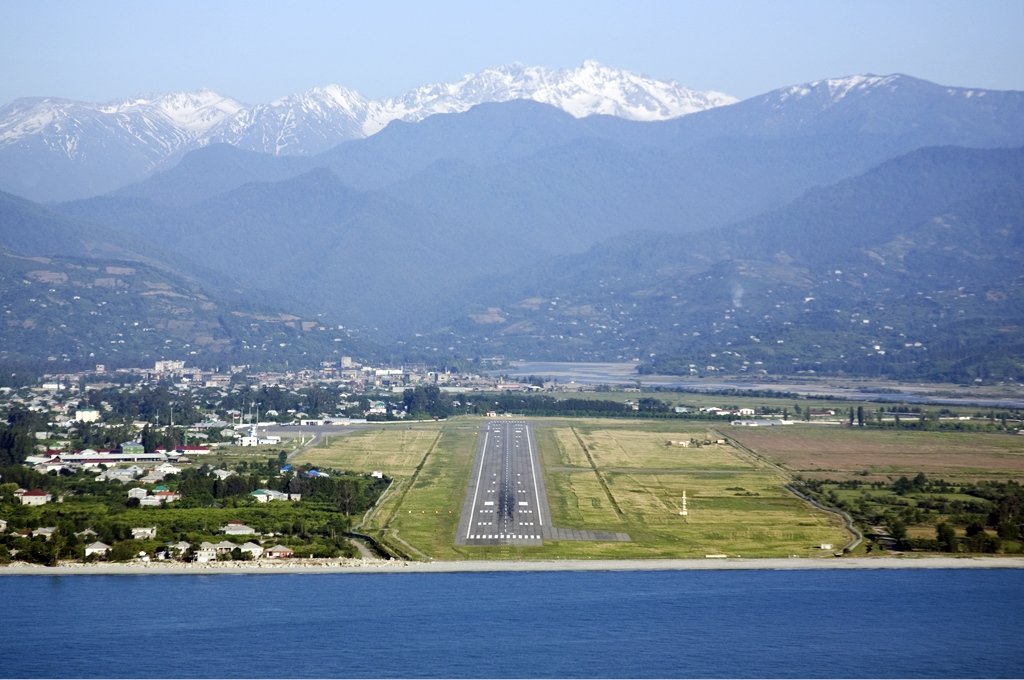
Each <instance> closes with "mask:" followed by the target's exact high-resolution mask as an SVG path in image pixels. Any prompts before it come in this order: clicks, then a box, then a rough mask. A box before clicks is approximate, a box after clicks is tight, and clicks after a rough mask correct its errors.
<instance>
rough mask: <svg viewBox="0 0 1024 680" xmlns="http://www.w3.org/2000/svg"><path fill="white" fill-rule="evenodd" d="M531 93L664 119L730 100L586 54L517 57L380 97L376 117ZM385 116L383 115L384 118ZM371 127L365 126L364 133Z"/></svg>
mask: <svg viewBox="0 0 1024 680" xmlns="http://www.w3.org/2000/svg"><path fill="white" fill-rule="evenodd" d="M513 99H532V100H534V101H538V102H542V103H544V104H550V105H552V106H555V107H557V108H560V109H562V110H564V111H566V112H567V113H569V114H571V115H573V116H575V117H577V118H583V117H586V116H591V115H595V114H605V115H612V116H617V117H620V118H627V119H630V120H643V121H650V120H665V119H668V118H676V117H679V116H684V115H686V114H689V113H696V112H697V111H704V110H705V109H710V108H714V107H716V106H725V105H727V104H732V103H734V102H735V101H736V100H735V99H734V98H733V97H730V96H728V95H725V94H722V93H719V92H697V91H694V90H689V89H687V88H685V87H683V86H681V85H679V84H678V83H676V82H671V81H670V82H664V81H658V80H654V79H652V78H649V77H647V76H643V75H640V74H637V73H633V72H631V71H624V70H621V69H615V68H611V67H608V66H604V65H602V64H600V63H598V62H597V61H593V60H588V61H585V62H583V64H582V65H581V66H579V67H578V68H569V69H548V68H544V67H539V66H523V65H521V64H518V63H513V64H508V65H504V66H496V67H492V68H488V69H484V70H483V71H480V72H478V73H471V74H469V75H467V76H464V77H463V78H462V80H460V81H458V82H456V83H438V84H434V85H426V86H423V87H419V88H416V89H414V90H412V91H410V92H408V93H407V94H405V95H404V96H402V97H400V98H397V99H388V100H385V101H384V102H381V113H382V116H381V118H382V119H387V120H394V119H402V120H421V119H423V118H426V117H427V116H430V115H434V114H436V113H451V112H455V111H465V110H466V109H468V108H470V107H472V106H475V105H476V104H481V103H484V102H503V101H510V100H513ZM385 122H386V120H385ZM375 131H376V130H373V129H372V128H370V129H366V132H367V134H372V133H373V132H375Z"/></svg>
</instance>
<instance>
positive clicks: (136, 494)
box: [128, 486, 149, 500]
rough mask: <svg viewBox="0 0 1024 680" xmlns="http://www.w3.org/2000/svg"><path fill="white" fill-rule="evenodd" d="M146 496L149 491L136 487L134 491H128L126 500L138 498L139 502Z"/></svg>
mask: <svg viewBox="0 0 1024 680" xmlns="http://www.w3.org/2000/svg"><path fill="white" fill-rule="evenodd" d="M148 495H149V491H148V490H146V489H144V488H142V487H141V486H137V487H135V488H134V489H128V498H138V499H140V500H141V499H143V498H145V497H146V496H148Z"/></svg>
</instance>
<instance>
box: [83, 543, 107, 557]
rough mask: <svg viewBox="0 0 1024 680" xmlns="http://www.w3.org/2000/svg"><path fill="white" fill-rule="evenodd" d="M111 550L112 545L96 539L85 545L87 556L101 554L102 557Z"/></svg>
mask: <svg viewBox="0 0 1024 680" xmlns="http://www.w3.org/2000/svg"><path fill="white" fill-rule="evenodd" d="M108 552H110V546H109V545H107V544H106V543H102V542H100V541H96V542H95V543H90V544H89V545H87V546H85V556H86V557H92V556H93V555H99V556H100V557H106V556H107V553H108Z"/></svg>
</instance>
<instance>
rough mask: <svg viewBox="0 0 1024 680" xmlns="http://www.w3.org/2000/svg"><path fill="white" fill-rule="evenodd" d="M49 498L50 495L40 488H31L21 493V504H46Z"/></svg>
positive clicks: (50, 498)
mask: <svg viewBox="0 0 1024 680" xmlns="http://www.w3.org/2000/svg"><path fill="white" fill-rule="evenodd" d="M51 500H53V498H52V496H50V494H48V493H46V492H45V491H43V490H42V489H32V490H30V491H26V492H25V493H23V494H21V504H22V505H46V504H47V503H49V502H50V501H51Z"/></svg>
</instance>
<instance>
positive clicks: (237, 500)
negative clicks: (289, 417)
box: [0, 457, 390, 564]
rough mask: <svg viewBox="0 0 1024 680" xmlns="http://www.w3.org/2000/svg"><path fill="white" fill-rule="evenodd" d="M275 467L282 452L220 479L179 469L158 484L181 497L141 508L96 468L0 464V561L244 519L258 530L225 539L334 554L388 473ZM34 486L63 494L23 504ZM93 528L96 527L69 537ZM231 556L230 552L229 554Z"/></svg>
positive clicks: (63, 554)
mask: <svg viewBox="0 0 1024 680" xmlns="http://www.w3.org/2000/svg"><path fill="white" fill-rule="evenodd" d="M282 469H283V468H281V459H280V457H279V458H274V459H269V460H267V461H266V463H265V464H262V465H260V464H253V463H250V462H248V461H242V462H240V463H239V464H238V465H236V466H235V469H234V470H233V472H234V473H235V474H233V475H232V476H229V477H226V478H225V479H219V478H218V477H217V476H215V475H214V474H212V471H211V470H210V468H209V466H207V465H202V466H200V467H197V468H190V469H186V470H183V471H182V472H181V473H179V474H177V475H171V476H169V477H167V478H166V479H165V480H164V482H163V484H164V486H166V487H168V488H169V489H171V490H175V491H177V492H178V493H180V494H181V495H182V499H181V500H180V501H178V502H176V503H172V504H164V505H161V506H160V507H153V508H144V507H139V501H138V500H137V499H134V498H129V497H128V496H127V494H126V492H127V490H128V489H131V488H133V487H136V486H140V485H139V484H138V483H132V484H129V485H126V486H122V485H121V484H119V483H116V482H114V483H112V482H101V481H96V480H95V479H94V476H95V471H93V472H88V471H79V472H77V473H74V474H61V475H53V474H49V475H44V474H40V473H37V472H34V471H33V470H31V469H29V468H25V467H22V466H15V467H3V468H0V475H2V477H0V479H2V480H3V483H2V484H0V516H2V517H3V518H4V519H6V520H7V522H8V526H7V532H6V533H3V534H0V561H8V560H10V559H11V558H12V556H14V555H17V558H18V559H20V560H27V561H34V562H40V563H44V564H54V563H55V562H56V561H57V560H58V559H80V558H82V556H83V552H82V551H83V549H84V547H85V545H87V544H89V543H92V542H93V541H102V542H104V543H106V544H108V545H110V546H111V547H112V551H111V554H110V559H131V558H134V557H135V556H137V555H138V554H139V552H145V553H146V554H147V555H150V556H152V555H154V554H155V553H156V552H157V551H158V550H160V549H162V548H163V547H164V546H165V545H166V544H167V543H171V542H177V541H186V542H189V543H191V544H192V545H193V548H195V547H198V544H199V543H200V542H202V541H210V542H218V541H222V540H225V536H224V535H223V534H222V533H220V527H222V526H224V525H226V524H227V523H229V522H242V523H244V524H246V525H248V526H251V527H252V528H253V529H255V530H256V532H257V533H258V534H260V535H261V536H244V537H237V538H236V537H227V539H228V540H232V541H235V542H238V543H242V542H245V541H246V540H253V539H257V540H263V541H268V540H270V541H273V542H274V543H283V544H285V545H287V546H289V547H291V548H293V549H294V550H295V552H296V554H297V555H314V556H317V557H333V556H338V555H352V554H354V551H353V548H352V546H351V545H350V544H349V543H348V542H347V541H346V540H345V537H344V534H345V533H346V532H347V531H348V530H349V528H350V525H351V517H352V516H355V515H358V514H361V513H363V512H365V511H366V510H367V509H368V508H369V507H371V506H372V505H373V504H374V503H375V502H376V501H377V498H378V497H379V496H380V494H381V493H382V492H383V490H384V489H385V488H386V487H387V485H388V484H389V483H390V480H387V479H382V478H374V477H371V476H367V475H360V474H350V473H343V472H338V471H333V470H332V471H330V472H329V473H328V474H329V475H330V476H327V475H326V474H320V472H321V471H312V470H310V469H307V468H299V469H295V470H292V469H286V468H285V469H284V470H285V471H284V472H282V471H281V470H282ZM19 487H21V488H29V489H32V488H39V489H42V490H44V491H46V492H47V493H50V494H51V495H52V496H53V497H54V499H55V500H56V499H60V502H53V503H48V504H46V505H42V506H25V505H21V504H20V502H19V501H18V500H17V497H16V496H15V494H14V491H15V490H16V489H17V488H19ZM263 488H266V489H273V490H275V491H281V492H284V493H289V494H301V495H302V496H301V498H302V500H301V501H299V502H289V501H272V502H269V503H260V502H258V501H256V500H255V499H254V498H253V497H252V496H251V495H250V494H251V492H252V491H254V490H256V489H263ZM149 526H155V527H156V528H157V535H156V538H155V539H152V540H145V541H141V540H134V539H132V533H131V529H132V528H133V527H149ZM40 527H55V528H56V532H55V533H54V535H53V536H51V537H50V538H49V539H46V538H43V537H41V536H39V537H31V536H29V535H27V534H30V533H31V532H33V531H35V530H36V529H38V528H40ZM86 530H91V531H92V532H95V535H92V534H89V535H76V534H78V533H80V532H84V531H86ZM236 557H237V556H236Z"/></svg>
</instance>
